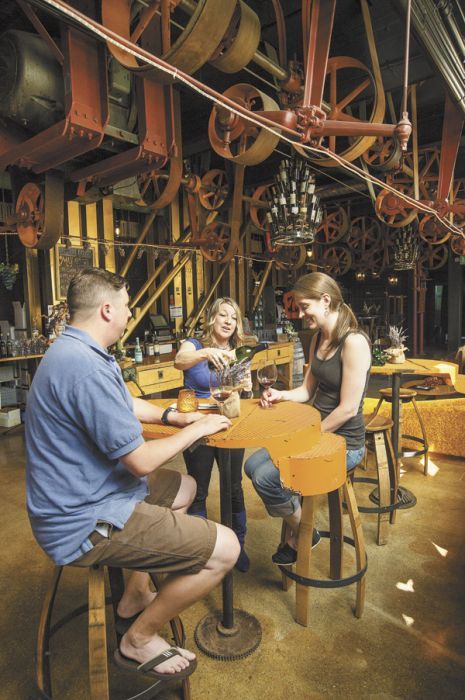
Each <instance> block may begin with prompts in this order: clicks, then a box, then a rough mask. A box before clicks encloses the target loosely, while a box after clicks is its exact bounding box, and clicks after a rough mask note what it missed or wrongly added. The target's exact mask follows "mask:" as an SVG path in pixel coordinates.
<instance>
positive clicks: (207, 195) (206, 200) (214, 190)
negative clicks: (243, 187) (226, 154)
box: [199, 170, 229, 211]
mask: <svg viewBox="0 0 465 700" xmlns="http://www.w3.org/2000/svg"><path fill="white" fill-rule="evenodd" d="M228 195H229V182H228V176H227V175H226V172H225V171H224V170H209V171H208V172H207V173H205V175H204V176H203V177H202V180H201V184H200V192H199V199H200V204H201V205H202V206H203V207H204V208H205V209H208V210H209V211H215V210H216V209H219V208H220V207H222V206H223V204H224V203H225V201H226V199H227V198H228Z"/></svg>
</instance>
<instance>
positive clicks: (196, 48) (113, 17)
mask: <svg viewBox="0 0 465 700" xmlns="http://www.w3.org/2000/svg"><path fill="white" fill-rule="evenodd" d="M236 1H237V0H197V3H196V5H195V9H194V11H193V13H192V15H191V16H190V17H189V20H188V22H187V24H185V18H186V16H189V13H188V14H187V15H186V14H185V13H184V15H183V17H182V18H181V19H182V20H184V21H183V22H182V23H180V22H177V24H178V26H179V24H182V26H184V29H183V30H182V31H181V33H180V34H179V36H178V37H177V38H176V39H175V41H174V42H173V43H172V44H171V37H169V42H168V43H169V44H170V45H169V47H167V46H165V47H164V49H165V50H162V49H161V44H162V39H161V36H160V35H161V34H162V31H161V28H160V23H162V24H163V21H164V20H163V18H162V19H161V20H160V18H159V16H158V15H157V14H156V13H157V10H158V8H159V5H160V3H158V2H156V1H155V0H153V1H152V2H151V3H150V4H146V3H144V4H145V5H146V6H145V7H143V5H142V4H138V3H133V2H132V0H102V24H103V25H104V26H105V27H107V28H108V29H111V30H112V31H114V32H116V34H119V35H120V36H122V37H124V38H125V39H130V40H131V41H139V42H140V44H141V45H142V47H143V48H144V49H147V50H148V51H151V52H152V53H154V54H155V55H158V56H161V58H162V59H163V60H164V61H167V62H168V63H170V64H171V65H172V66H174V67H175V68H179V69H180V70H182V71H184V72H185V73H188V74H189V75H192V74H193V73H195V72H196V71H197V70H199V68H201V67H202V66H203V65H204V64H205V63H206V62H207V61H208V59H209V58H210V57H211V56H212V55H213V53H214V52H215V50H216V48H217V47H218V46H219V44H220V42H221V39H222V38H223V36H224V35H225V33H226V31H227V29H228V27H229V24H230V22H231V19H232V16H233V12H234V10H235V7H236ZM163 4H164V3H162V7H163ZM166 7H167V11H168V12H169V13H170V7H169V3H167V4H166ZM179 12H182V8H180V10H179ZM169 19H170V17H168V20H169ZM167 26H168V28H169V29H170V27H171V23H170V22H169V21H168V24H167ZM165 40H166V39H165ZM107 47H108V51H109V52H110V53H111V54H112V55H113V56H114V57H115V58H116V60H117V61H119V62H120V63H121V64H122V65H123V66H125V68H127V69H128V70H130V71H133V72H135V73H138V74H141V75H143V76H144V77H147V78H152V77H153V78H154V79H155V80H157V81H160V80H163V81H165V82H167V81H168V80H169V79H168V76H167V75H166V74H163V73H161V72H160V71H159V70H158V69H156V68H154V67H153V66H150V65H147V64H139V63H138V61H137V59H136V58H135V56H133V55H132V54H130V53H129V52H128V51H125V50H124V49H120V48H119V47H117V46H114V45H113V44H110V43H108V44H107Z"/></svg>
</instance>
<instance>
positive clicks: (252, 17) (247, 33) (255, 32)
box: [210, 0, 260, 73]
mask: <svg viewBox="0 0 465 700" xmlns="http://www.w3.org/2000/svg"><path fill="white" fill-rule="evenodd" d="M259 43H260V20H259V19H258V16H257V15H256V14H255V12H254V11H253V10H252V9H251V8H250V7H249V6H248V5H246V4H245V2H243V0H239V2H238V4H237V6H236V10H235V11H234V14H233V18H232V20H231V23H230V25H229V27H228V30H227V32H226V34H225V36H224V37H223V39H222V41H221V44H220V46H219V47H218V49H217V51H216V52H215V54H214V55H213V58H211V59H210V63H211V64H212V65H213V66H215V68H218V69H219V70H221V71H223V73H237V71H240V70H241V69H242V68H244V67H245V66H246V65H247V64H248V63H250V61H251V60H252V57H253V55H254V53H255V51H256V50H257V48H258V44H259Z"/></svg>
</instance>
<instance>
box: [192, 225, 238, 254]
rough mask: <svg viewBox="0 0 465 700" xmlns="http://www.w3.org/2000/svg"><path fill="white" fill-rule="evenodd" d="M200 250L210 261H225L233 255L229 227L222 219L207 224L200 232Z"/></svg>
mask: <svg viewBox="0 0 465 700" xmlns="http://www.w3.org/2000/svg"><path fill="white" fill-rule="evenodd" d="M200 241H201V242H200V250H201V252H202V255H203V257H204V258H205V259H206V260H209V261H210V262H218V263H219V262H227V261H228V260H231V258H232V257H233V256H234V253H235V250H233V251H232V252H231V227H230V226H229V224H227V223H225V222H224V221H214V222H213V223H212V224H207V226H205V228H204V229H203V231H202V233H201V234H200Z"/></svg>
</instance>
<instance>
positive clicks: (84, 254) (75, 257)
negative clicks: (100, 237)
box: [56, 246, 95, 299]
mask: <svg viewBox="0 0 465 700" xmlns="http://www.w3.org/2000/svg"><path fill="white" fill-rule="evenodd" d="M57 250H58V255H57V257H58V261H57V262H58V264H57V270H56V283H57V290H56V293H57V298H58V299H65V298H66V293H67V291H68V287H69V283H70V282H71V279H72V278H73V277H74V275H75V274H76V273H77V272H79V271H80V270H85V269H86V268H88V267H94V265H95V261H94V249H93V248H87V249H86V248H66V247H65V246H57Z"/></svg>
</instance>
